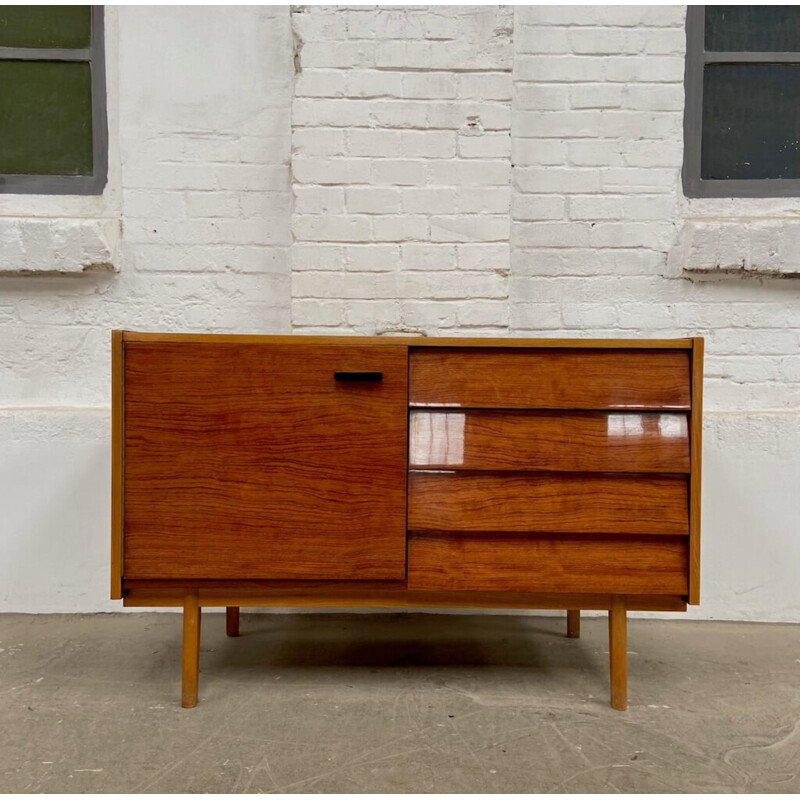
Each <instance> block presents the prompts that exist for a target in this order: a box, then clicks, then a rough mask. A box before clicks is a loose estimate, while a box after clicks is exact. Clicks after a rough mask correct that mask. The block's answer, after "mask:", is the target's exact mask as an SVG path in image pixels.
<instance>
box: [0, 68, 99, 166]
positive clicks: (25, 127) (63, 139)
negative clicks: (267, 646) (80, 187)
mask: <svg viewBox="0 0 800 800" xmlns="http://www.w3.org/2000/svg"><path fill="white" fill-rule="evenodd" d="M91 86H92V80H91V73H90V68H89V64H87V63H84V62H60V61H0V87H2V90H0V174H12V175H91V174H92V89H91Z"/></svg>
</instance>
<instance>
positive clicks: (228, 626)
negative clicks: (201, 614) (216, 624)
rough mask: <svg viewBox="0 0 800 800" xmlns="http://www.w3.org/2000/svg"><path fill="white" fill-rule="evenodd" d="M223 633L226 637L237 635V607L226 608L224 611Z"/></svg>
mask: <svg viewBox="0 0 800 800" xmlns="http://www.w3.org/2000/svg"><path fill="white" fill-rule="evenodd" d="M225 633H227V634H228V636H238V635H239V606H228V607H227V608H226V609H225Z"/></svg>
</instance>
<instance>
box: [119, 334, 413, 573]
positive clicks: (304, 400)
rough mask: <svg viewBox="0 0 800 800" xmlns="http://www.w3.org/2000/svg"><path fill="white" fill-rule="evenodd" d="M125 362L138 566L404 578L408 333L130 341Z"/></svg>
mask: <svg viewBox="0 0 800 800" xmlns="http://www.w3.org/2000/svg"><path fill="white" fill-rule="evenodd" d="M339 371H341V372H348V373H352V372H359V373H381V379H380V380H377V377H378V376H377V375H375V374H372V375H366V376H365V375H361V376H353V375H352V374H350V375H345V376H339V377H340V378H342V377H344V378H347V377H350V378H353V377H362V378H365V377H366V378H368V380H341V379H340V380H337V379H336V378H335V375H334V373H335V372H339ZM124 376H125V385H124V426H125V434H124V476H123V479H124V539H123V542H124V555H123V558H124V561H123V574H124V576H125V577H126V578H217V579H226V578H235V579H241V578H252V579H257V578H286V579H338V580H358V579H370V580H378V579H380V580H402V579H404V578H405V563H406V536H405V517H406V511H405V509H406V452H407V445H406V437H407V403H408V355H407V348H406V347H404V346H395V345H377V346H376V345H372V346H369V345H337V344H330V345H328V344H312V345H306V344H292V343H285V344H284V343H280V344H228V343H219V344H218V343H188V342H187V343H183V342H171V343H144V342H130V343H128V344H126V346H125V354H124Z"/></svg>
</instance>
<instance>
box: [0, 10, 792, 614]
mask: <svg viewBox="0 0 800 800" xmlns="http://www.w3.org/2000/svg"><path fill="white" fill-rule="evenodd" d="M684 14H685V9H684V8H683V7H664V6H658V7H636V6H624V7H608V6H602V7H601V6H582V7H581V6H563V7H553V6H551V7H541V6H540V7H518V8H515V9H511V8H510V7H498V6H492V7H481V6H464V7H456V6H447V7H444V6H442V7H436V6H432V7H388V6H384V7H381V8H370V7H363V6H354V7H319V6H314V7H297V8H294V9H292V10H291V11H290V9H289V8H288V7H264V8H257V7H237V8H220V7H192V8H190V7H177V8H166V7H162V8H155V7H142V8H133V7H122V8H119V9H117V8H115V7H107V9H106V28H107V42H106V44H107V51H108V55H107V67H108V86H109V89H108V104H109V128H110V139H109V142H110V164H109V174H110V178H109V185H108V187H107V188H106V191H105V192H104V194H103V196H101V197H39V196H22V195H6V194H0V273H2V274H0V441H2V442H3V445H4V446H3V448H0V508H2V509H5V510H7V511H8V513H6V515H5V516H4V517H2V516H0V519H2V520H3V523H4V524H0V585H2V586H3V592H2V595H0V608H2V610H18V611H46V610H50V611H76V610H80V611H89V610H100V609H102V610H110V609H115V610H116V605H112V604H110V603H108V602H107V601H106V600H105V598H106V596H107V595H106V593H107V578H106V576H107V552H108V549H107V548H108V544H107V530H108V528H107V525H108V470H109V463H108V459H109V443H108V426H107V422H108V399H109V357H108V347H109V329H110V328H112V327H128V328H134V329H145V330H198V331H239V332H273V333H275V332H288V331H290V330H295V331H297V332H313V333H329V332H332V333H348V332H360V333H375V332H381V331H392V330H397V329H413V330H419V331H421V332H424V333H427V334H430V335H447V334H457V333H461V334H471V333H475V334H486V335H491V334H495V335H507V334H511V335H523V336H562V335H568V336H584V335H610V336H631V337H636V336H681V335H703V336H705V337H706V341H707V366H706V379H705V388H706V409H707V417H706V420H707V422H706V428H705V453H706V457H705V458H706V460H705V474H704V492H705V497H704V512H703V513H704V540H703V541H704V544H703V563H704V576H703V585H704V603H703V606H701V607H700V609H695V611H694V612H693V613H694V614H695V616H704V617H716V618H720V617H723V618H738V619H770V620H784V621H795V622H796V621H798V611H797V609H798V607H800V597H798V588H797V580H796V572H797V570H796V565H797V563H798V560H800V549H798V548H800V540H799V539H798V537H797V534H796V527H797V525H796V511H795V505H796V502H795V498H796V497H797V495H798V493H800V468H798V461H797V452H798V441H797V440H798V431H800V422H799V421H798V417H799V416H800V415H799V414H798V408H800V355H798V353H800V288H798V287H800V283H799V282H798V281H797V280H796V278H793V277H791V276H797V275H798V274H800V258H799V257H798V253H800V248H798V246H797V243H798V242H800V222H799V221H798V220H800V199H797V198H789V199H783V200H777V199H752V200H751V199H727V200H726V199H720V200H713V199H705V200H700V199H698V200H687V199H685V198H684V197H683V193H682V190H681V185H680V166H681V157H682V148H683V143H682V124H683V85H682V81H683V64H684V46H685V45H684V42H685V33H684V28H683V24H684ZM26 272H36V273H37V274H35V275H31V274H24V273H26ZM9 273H10V274H9ZM53 273H57V274H53Z"/></svg>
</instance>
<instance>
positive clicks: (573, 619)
mask: <svg viewBox="0 0 800 800" xmlns="http://www.w3.org/2000/svg"><path fill="white" fill-rule="evenodd" d="M567 638H568V639H580V638H581V612H580V611H579V610H578V609H568V610H567Z"/></svg>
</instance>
